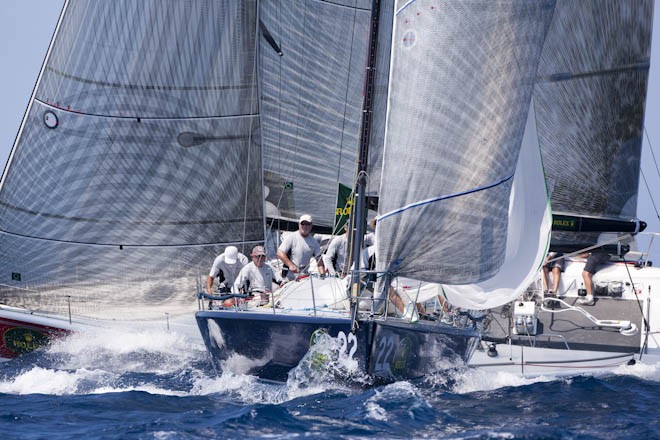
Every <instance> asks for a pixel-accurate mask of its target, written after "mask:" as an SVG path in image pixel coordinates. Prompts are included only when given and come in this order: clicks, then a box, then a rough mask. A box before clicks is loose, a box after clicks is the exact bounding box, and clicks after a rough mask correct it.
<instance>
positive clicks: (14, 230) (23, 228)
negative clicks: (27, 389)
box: [0, 0, 264, 318]
mask: <svg viewBox="0 0 660 440" xmlns="http://www.w3.org/2000/svg"><path fill="white" fill-rule="evenodd" d="M256 35H257V2H256V0H252V1H250V0H248V1H240V2H236V1H230V0H227V1H202V0H199V1H192V2H190V1H188V2H168V3H167V4H164V3H163V2H161V1H159V0H145V1H139V2H137V1H131V0H117V1H113V2H99V1H84V0H75V1H73V0H72V1H68V2H67V3H66V4H65V7H64V10H63V14H62V16H61V18H60V22H59V25H58V28H57V31H56V35H55V37H54V39H53V41H52V43H51V47H50V50H49V54H48V56H47V59H46V61H45V64H44V67H43V68H42V72H41V74H40V78H39V81H38V84H37V87H36V89H35V92H34V95H33V97H32V99H31V101H30V104H29V108H28V111H27V113H26V116H25V119H24V121H23V124H22V127H21V130H20V133H19V136H18V137H17V141H16V143H15V145H14V148H13V150H12V153H11V158H10V163H9V166H8V168H7V170H6V172H5V175H4V176H3V180H2V188H1V192H0V230H1V231H2V234H0V248H1V249H2V254H1V255H0V279H2V280H3V281H2V283H3V284H5V283H6V284H12V285H13V286H15V287H20V288H27V289H29V290H28V291H26V292H24V293H21V295H20V297H16V296H14V295H12V294H11V293H9V292H5V293H4V294H3V297H2V302H4V303H10V304H15V305H22V306H28V307H32V308H37V309H42V310H43V309H46V310H49V311H64V310H66V309H65V300H64V299H63V298H64V297H65V295H71V302H72V306H73V309H74V310H73V311H74V313H82V314H88V315H95V316H104V317H120V318H129V317H134V316H136V315H139V314H149V313H153V311H154V310H156V309H155V307H154V308H148V307H139V306H140V305H143V304H151V305H154V304H161V305H167V304H170V308H169V309H168V311H170V312H174V311H180V312H181V313H188V312H189V309H190V307H192V306H194V302H193V301H191V295H192V293H193V292H194V291H195V284H194V283H195V277H196V275H198V274H200V273H204V272H206V271H207V270H208V265H209V264H210V262H211V261H212V260H213V257H214V256H215V255H216V254H217V253H218V252H220V251H221V250H222V249H223V248H224V245H225V244H227V243H234V242H250V241H260V240H263V233H264V228H263V212H262V211H263V208H262V200H263V196H262V191H261V151H260V139H259V119H258V116H259V115H258V95H257V87H256V80H257V76H256V59H257V58H256ZM11 273H13V274H14V276H13V281H11V282H10V281H9V280H11V279H12V275H11ZM19 278H20V280H19ZM12 292H15V291H14V290H12ZM172 304H180V305H181V308H178V309H177V308H176V307H171V305H172ZM117 307H124V310H122V311H119V312H117V313H115V315H114V316H113V315H112V314H111V313H110V311H109V310H110V309H111V308H117Z"/></svg>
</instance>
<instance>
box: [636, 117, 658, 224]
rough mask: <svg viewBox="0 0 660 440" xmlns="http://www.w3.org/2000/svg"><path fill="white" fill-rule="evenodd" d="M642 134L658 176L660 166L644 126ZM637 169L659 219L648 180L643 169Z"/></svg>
mask: <svg viewBox="0 0 660 440" xmlns="http://www.w3.org/2000/svg"><path fill="white" fill-rule="evenodd" d="M644 134H645V135H646V142H647V143H648V146H649V151H650V152H651V157H652V158H653V164H654V165H655V171H656V173H657V175H658V177H660V168H658V161H657V160H656V158H655V153H654V152H653V144H651V138H650V137H649V132H648V130H646V126H644ZM639 171H640V172H641V174H642V179H643V180H644V186H646V191H647V192H648V194H649V198H650V199H651V204H652V205H653V209H654V210H655V216H656V217H657V218H658V219H659V220H660V213H658V207H657V206H656V204H655V199H654V198H653V193H652V192H651V188H650V187H649V183H648V180H646V175H645V174H644V170H642V167H641V166H640V167H639Z"/></svg>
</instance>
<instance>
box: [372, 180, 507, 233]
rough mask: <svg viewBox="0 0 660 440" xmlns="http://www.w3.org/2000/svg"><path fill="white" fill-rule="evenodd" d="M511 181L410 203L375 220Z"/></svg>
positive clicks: (501, 181) (500, 181)
mask: <svg viewBox="0 0 660 440" xmlns="http://www.w3.org/2000/svg"><path fill="white" fill-rule="evenodd" d="M511 179H513V174H511V175H510V176H508V177H505V178H503V179H500V180H498V181H497V182H493V183H490V184H488V185H483V186H479V187H477V188H472V189H469V190H466V191H461V192H459V193H454V194H448V195H446V196H439V197H433V198H430V199H426V200H420V201H418V202H413V203H410V204H408V205H406V206H403V207H401V208H398V209H394V210H392V211H390V212H386V213H385V214H383V215H381V216H378V217H376V220H377V221H381V220H384V219H386V218H388V217H391V216H393V215H395V214H400V213H402V212H404V211H408V210H409V209H413V208H419V207H420V206H424V205H429V204H431V203H435V202H440V201H442V200H448V199H453V198H456V197H461V196H466V195H469V194H473V193H476V192H480V191H484V190H487V189H491V188H495V187H496V186H499V185H501V184H503V183H506V182H508V181H509V180H511Z"/></svg>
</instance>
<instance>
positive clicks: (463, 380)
mask: <svg viewBox="0 0 660 440" xmlns="http://www.w3.org/2000/svg"><path fill="white" fill-rule="evenodd" d="M452 375H453V379H455V381H456V382H455V383H454V385H453V386H452V387H451V388H452V389H451V391H452V392H454V393H458V394H466V393H472V392H475V391H490V390H495V389H498V388H504V387H520V386H525V385H530V384H533V383H538V382H551V381H553V380H557V377H555V376H538V377H532V378H528V377H521V376H520V375H517V374H512V373H506V372H493V371H484V370H479V369H468V370H461V371H457V372H453V373H452Z"/></svg>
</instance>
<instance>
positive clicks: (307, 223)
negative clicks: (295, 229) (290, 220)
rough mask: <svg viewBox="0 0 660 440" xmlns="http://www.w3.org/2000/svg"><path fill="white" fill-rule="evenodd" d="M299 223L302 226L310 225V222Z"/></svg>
mask: <svg viewBox="0 0 660 440" xmlns="http://www.w3.org/2000/svg"><path fill="white" fill-rule="evenodd" d="M300 224H301V225H303V226H311V223H310V222H300Z"/></svg>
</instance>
